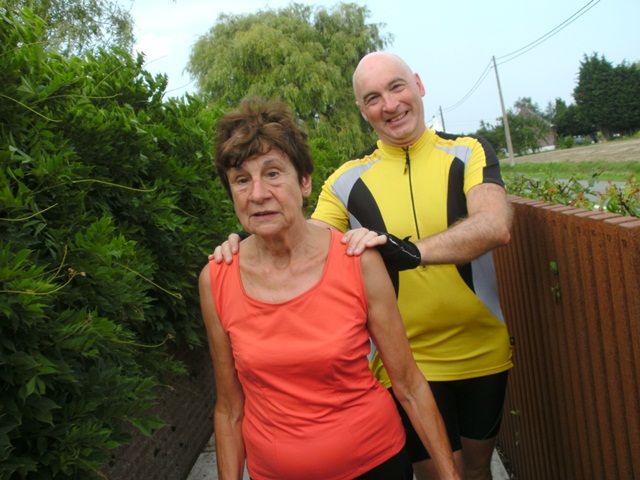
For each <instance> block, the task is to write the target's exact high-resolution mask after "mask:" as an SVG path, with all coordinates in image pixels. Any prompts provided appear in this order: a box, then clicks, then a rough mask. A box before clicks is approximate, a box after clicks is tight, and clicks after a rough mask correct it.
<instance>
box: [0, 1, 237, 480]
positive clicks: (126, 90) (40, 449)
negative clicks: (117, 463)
mask: <svg viewBox="0 0 640 480" xmlns="http://www.w3.org/2000/svg"><path fill="white" fill-rule="evenodd" d="M0 22H1V23H2V25H1V27H0V43H1V44H2V45H3V48H4V53H3V54H2V55H0V165H1V167H2V168H1V169H0V478H2V479H13V478H26V479H54V478H55V479H57V478H64V479H74V478H77V479H87V478H97V477H98V476H99V475H100V474H99V468H100V465H102V464H103V463H104V462H105V461H106V460H108V458H109V456H108V455H109V451H110V450H112V449H113V448H116V447H117V446H119V445H121V444H123V443H124V442H126V441H127V440H128V438H129V433H128V432H129V431H130V429H131V428H132V427H133V428H137V429H139V430H140V431H142V432H143V433H145V434H151V433H152V432H153V431H154V430H155V429H157V428H159V427H161V425H162V420H161V419H158V418H154V417H150V416H149V414H148V409H149V408H150V406H152V405H153V403H154V401H155V397H156V394H157V391H158V388H159V387H158V385H159V384H160V382H161V376H162V375H163V374H164V373H177V372H180V371H182V367H181V365H180V364H178V363H177V362H175V361H174V360H172V358H171V356H170V355H168V350H167V347H168V346H171V345H174V344H176V343H179V344H189V345H197V344H199V343H201V339H202V328H201V321H200V320H199V318H200V317H199V307H198V299H197V288H196V277H197V273H198V272H199V270H200V268H201V267H202V266H203V265H204V263H205V262H206V256H205V255H206V254H207V253H208V252H209V251H210V250H211V246H213V245H215V244H217V242H219V241H220V240H221V239H220V238H217V237H216V236H215V234H213V233H212V232H216V231H218V232H224V233H226V232H228V231H230V230H232V229H233V226H234V225H235V223H234V221H231V220H230V219H232V218H233V211H232V210H231V209H230V208H229V203H228V202H227V203H225V202H224V201H223V200H224V199H225V195H226V194H225V193H224V191H223V189H222V188H221V187H220V186H219V185H218V183H217V180H216V179H214V178H213V172H214V171H213V168H212V145H211V141H210V138H211V132H212V130H213V126H214V125H215V122H216V121H217V118H218V117H219V115H220V110H219V109H217V108H215V107H214V106H206V105H205V104H203V103H202V102H201V101H200V100H198V99H196V98H191V97H189V98H187V99H186V101H185V100H184V99H180V100H178V99H171V100H169V101H168V102H165V101H163V94H164V89H165V86H166V78H165V77H164V76H158V77H155V78H154V77H152V76H151V75H150V74H149V73H148V72H145V71H144V70H142V67H141V66H142V64H143V57H142V56H138V58H135V59H134V58H132V57H131V56H130V55H129V54H128V53H126V52H125V51H123V50H118V49H113V50H111V51H105V50H98V51H97V52H96V54H87V55H86V56H85V57H83V58H79V57H71V58H69V59H67V58H65V57H63V56H62V55H59V54H57V53H53V52H52V51H50V50H47V48H46V47H45V45H46V42H45V41H43V38H44V36H45V33H46V24H45V22H44V21H42V20H41V19H39V18H38V17H35V16H34V15H32V14H31V13H30V12H29V11H27V10H23V11H22V12H21V13H20V15H19V16H16V15H13V14H12V13H11V12H7V13H6V14H3V15H0Z"/></svg>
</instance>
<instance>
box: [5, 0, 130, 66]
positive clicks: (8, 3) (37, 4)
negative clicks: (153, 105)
mask: <svg viewBox="0 0 640 480" xmlns="http://www.w3.org/2000/svg"><path fill="white" fill-rule="evenodd" d="M3 3H4V5H3ZM0 6H1V7H4V9H6V10H8V11H9V12H10V13H14V14H19V12H20V10H22V9H23V8H27V9H29V10H30V11H31V12H33V13H34V14H35V15H36V16H38V17H40V18H42V19H43V20H44V22H45V25H46V32H45V37H44V39H43V40H45V42H46V43H47V46H49V47H53V48H55V49H56V50H58V51H59V52H60V53H61V54H62V55H63V56H65V57H70V56H73V55H82V54H83V53H85V52H94V53H95V52H97V51H98V49H99V48H100V47H103V48H107V47H111V46H115V47H120V48H124V49H125V50H128V51H130V50H131V49H132V47H133V42H134V36H133V18H132V17H131V14H130V13H129V11H128V10H126V9H125V8H123V6H122V5H120V4H119V2H118V1H117V0H82V1H78V0H4V1H2V2H0Z"/></svg>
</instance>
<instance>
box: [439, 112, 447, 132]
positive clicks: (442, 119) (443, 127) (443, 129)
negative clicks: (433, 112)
mask: <svg viewBox="0 0 640 480" xmlns="http://www.w3.org/2000/svg"><path fill="white" fill-rule="evenodd" d="M439 108H440V121H441V122H442V131H443V132H445V133H446V131H447V129H446V128H445V126H444V117H443V116H442V105H440V107H439Z"/></svg>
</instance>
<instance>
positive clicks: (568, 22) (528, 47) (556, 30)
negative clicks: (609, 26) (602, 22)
mask: <svg viewBox="0 0 640 480" xmlns="http://www.w3.org/2000/svg"><path fill="white" fill-rule="evenodd" d="M594 1H595V3H594ZM592 3H593V5H591V4H592ZM598 3H600V0H591V1H590V2H589V3H587V4H586V5H584V6H583V7H582V8H580V10H578V11H577V12H575V13H574V14H573V15H571V16H570V17H569V18H567V19H566V20H565V21H564V22H562V23H561V24H560V25H558V26H557V27H555V28H554V29H552V30H550V31H549V32H547V33H545V34H544V35H542V36H541V37H539V38H538V39H536V40H534V41H533V42H531V43H529V44H528V45H525V46H524V47H522V48H519V49H518V50H515V51H513V52H511V53H508V54H507V55H503V56H501V57H498V58H496V60H502V59H503V58H507V57H511V56H513V55H515V56H514V57H513V58H509V59H508V60H505V61H504V62H500V63H498V65H503V64H505V63H507V62H510V61H511V60H515V59H516V58H518V57H519V56H520V55H524V54H525V53H527V52H528V51H530V50H533V49H534V48H535V47H537V46H538V45H540V44H542V43H544V42H545V41H547V40H549V39H550V38H551V37H553V36H554V35H555V34H556V33H559V32H560V31H562V30H564V29H565V28H567V27H568V26H569V25H571V24H572V23H573V22H575V21H576V20H577V19H578V18H580V17H581V16H582V15H584V14H585V13H587V12H588V11H589V10H591V9H592V8H593V7H595V6H596V5H597V4H598ZM589 5H591V6H589ZM518 52H521V53H518ZM516 54H518V55H516Z"/></svg>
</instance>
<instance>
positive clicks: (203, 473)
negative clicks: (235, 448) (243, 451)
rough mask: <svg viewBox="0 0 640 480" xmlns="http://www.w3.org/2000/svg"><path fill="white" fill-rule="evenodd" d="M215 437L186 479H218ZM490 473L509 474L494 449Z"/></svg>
mask: <svg viewBox="0 0 640 480" xmlns="http://www.w3.org/2000/svg"><path fill="white" fill-rule="evenodd" d="M215 448H216V445H215V439H214V438H213V436H212V437H211V439H210V440H209V442H208V443H207V445H206V446H205V448H204V450H203V451H202V453H201V454H200V456H199V457H198V461H197V462H196V464H195V465H194V466H193V468H192V469H191V473H190V474H189V476H188V477H187V480H218V469H217V466H216V454H215ZM491 473H492V475H493V480H509V474H508V473H507V470H506V469H505V468H504V465H503V464H502V462H501V461H500V456H499V455H498V452H496V451H495V450H494V452H493V459H492V460H491ZM243 480H249V475H247V472H245V474H244V477H243Z"/></svg>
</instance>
